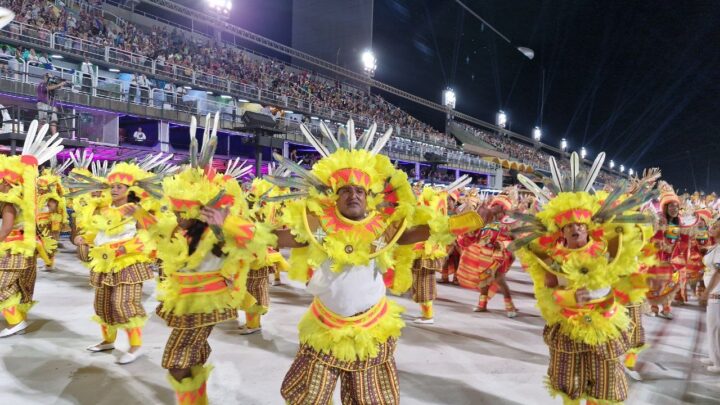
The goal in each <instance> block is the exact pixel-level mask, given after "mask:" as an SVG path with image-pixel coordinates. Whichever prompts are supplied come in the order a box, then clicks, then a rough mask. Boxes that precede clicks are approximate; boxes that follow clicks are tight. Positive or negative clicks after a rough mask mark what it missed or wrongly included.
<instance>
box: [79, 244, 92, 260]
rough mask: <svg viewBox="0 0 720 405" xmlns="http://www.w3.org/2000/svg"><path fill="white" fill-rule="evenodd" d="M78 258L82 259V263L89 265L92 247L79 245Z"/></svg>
mask: <svg viewBox="0 0 720 405" xmlns="http://www.w3.org/2000/svg"><path fill="white" fill-rule="evenodd" d="M77 257H78V259H80V261H81V262H85V263H89V262H90V246H89V245H87V244H85V243H83V244H82V245H77Z"/></svg>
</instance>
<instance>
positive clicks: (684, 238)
mask: <svg viewBox="0 0 720 405" xmlns="http://www.w3.org/2000/svg"><path fill="white" fill-rule="evenodd" d="M690 209H691V210H692V212H688V213H687V215H684V216H682V217H681V222H684V223H683V224H682V225H681V231H682V232H681V235H680V238H679V241H678V242H677V244H676V245H675V249H673V254H672V258H671V260H670V261H671V263H672V264H673V267H674V268H675V269H677V270H678V271H679V272H680V287H679V289H678V291H677V293H676V294H675V301H677V302H679V303H686V302H688V295H687V289H688V287H690V290H691V291H693V292H694V293H695V295H696V296H700V294H702V292H703V291H704V290H705V283H704V282H703V269H704V268H705V266H704V265H703V262H702V259H703V256H705V254H706V253H707V252H708V248H710V247H711V246H712V245H713V244H714V241H713V240H711V238H710V235H709V232H708V223H710V222H711V221H712V211H710V210H709V209H707V208H698V209H693V208H692V207H691V208H690ZM683 217H685V218H687V217H691V218H690V219H689V220H686V221H682V218H683Z"/></svg>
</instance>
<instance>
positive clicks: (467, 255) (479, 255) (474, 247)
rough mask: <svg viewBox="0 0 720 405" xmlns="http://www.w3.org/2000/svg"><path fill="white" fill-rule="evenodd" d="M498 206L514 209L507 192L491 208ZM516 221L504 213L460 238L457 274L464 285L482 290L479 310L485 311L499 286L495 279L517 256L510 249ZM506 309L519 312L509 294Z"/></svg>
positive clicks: (504, 208) (491, 203)
mask: <svg viewBox="0 0 720 405" xmlns="http://www.w3.org/2000/svg"><path fill="white" fill-rule="evenodd" d="M495 205H499V206H502V208H503V210H504V211H509V210H510V209H512V208H513V203H512V201H511V199H510V198H509V197H508V196H507V195H498V196H496V197H494V198H493V199H492V201H491V202H490V207H493V206H495ZM513 222H514V221H513V220H512V219H511V218H509V217H508V216H503V217H502V218H501V219H500V220H497V221H494V222H492V223H489V224H487V225H485V227H484V228H483V229H481V230H479V231H477V232H475V233H473V234H471V235H467V236H464V237H461V238H459V239H458V244H459V245H460V246H461V248H462V255H461V256H460V265H459V266H458V272H457V277H458V279H459V280H460V285H461V286H462V287H465V288H471V289H477V290H480V298H479V301H478V305H477V307H476V310H477V311H480V312H482V311H485V310H486V308H487V303H488V301H489V300H490V299H491V298H492V297H493V296H494V295H495V293H496V292H497V289H498V286H497V284H496V283H495V280H496V278H498V277H501V276H504V275H505V274H506V273H507V272H508V271H509V270H510V266H511V265H512V264H513V262H514V261H515V256H514V255H513V254H512V252H511V251H510V250H508V245H509V244H510V243H511V242H512V240H513V237H512V235H511V233H510V227H511V226H512V224H513ZM505 310H506V311H507V312H508V314H511V315H514V313H515V311H516V310H515V306H514V304H513V302H512V298H511V297H510V296H507V297H505Z"/></svg>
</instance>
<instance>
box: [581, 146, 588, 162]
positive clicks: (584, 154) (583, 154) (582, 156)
mask: <svg viewBox="0 0 720 405" xmlns="http://www.w3.org/2000/svg"><path fill="white" fill-rule="evenodd" d="M585 156H587V149H585V147H584V146H583V147H582V148H580V157H581V158H583V159H585Z"/></svg>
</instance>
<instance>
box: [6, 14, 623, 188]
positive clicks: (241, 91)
mask: <svg viewBox="0 0 720 405" xmlns="http://www.w3.org/2000/svg"><path fill="white" fill-rule="evenodd" d="M153 2H155V1H150V2H149V3H153ZM132 3H133V2H132V1H99V0H64V1H49V0H1V1H0V6H2V7H6V8H9V9H12V10H13V11H14V12H15V13H16V14H17V16H16V18H15V20H14V21H13V22H12V23H11V24H9V25H8V26H7V27H5V28H4V29H3V31H2V36H1V38H0V83H1V85H0V104H2V107H1V109H2V116H3V126H2V131H1V132H2V134H0V139H4V140H5V141H4V142H5V143H7V142H8V141H7V140H9V139H11V138H12V136H10V135H11V134H13V133H15V134H17V133H22V132H23V128H26V127H27V126H28V123H29V122H30V120H32V119H34V118H36V117H37V116H38V111H37V105H36V102H35V101H36V98H35V95H36V94H37V89H36V87H37V86H38V84H39V83H40V82H42V81H43V80H45V77H46V74H47V73H51V76H52V77H51V80H58V81H60V82H62V83H67V84H66V85H63V86H62V87H60V88H59V89H58V90H57V94H56V97H55V98H56V100H57V104H56V108H57V111H56V112H55V114H53V117H52V118H51V119H52V120H56V121H57V122H56V125H55V126H54V127H53V129H52V130H53V131H55V130H57V131H59V132H60V133H61V135H62V136H63V137H65V138H67V139H69V140H76V141H79V142H87V143H89V144H90V145H91V146H90V147H91V148H92V149H93V151H95V154H96V156H97V157H99V158H101V159H110V160H114V159H120V158H121V157H122V158H128V157H133V156H141V155H144V154H147V153H148V152H149V151H151V150H157V151H163V152H173V153H175V155H176V157H175V158H176V159H184V151H187V148H188V144H189V139H188V137H187V136H186V134H187V125H188V123H189V120H190V117H191V115H196V114H207V113H209V112H213V111H221V112H222V120H221V128H222V130H221V134H220V138H219V139H220V143H219V147H218V155H217V156H218V157H219V158H223V157H224V158H226V159H229V158H234V157H236V156H246V157H248V159H249V160H250V161H252V160H258V159H260V160H263V159H264V160H265V162H267V161H269V160H270V152H271V150H272V149H277V150H278V151H281V152H282V153H283V154H284V155H286V156H287V157H290V158H293V159H296V160H303V163H304V164H307V165H310V164H312V163H313V161H314V159H316V158H317V156H314V155H313V153H311V152H310V150H311V149H310V148H307V147H306V145H305V144H304V142H305V141H304V138H303V137H302V135H301V134H300V132H299V124H300V123H306V124H309V126H310V127H311V128H312V129H313V131H318V130H319V128H318V127H319V123H320V121H325V122H326V123H332V124H334V125H342V124H343V123H345V122H347V120H348V119H351V118H352V119H353V120H354V121H355V123H356V125H358V126H360V127H363V128H367V127H368V126H369V125H370V124H371V123H372V122H376V123H377V124H378V129H379V130H382V131H384V130H386V129H388V128H390V127H392V128H393V130H394V132H393V133H394V136H393V139H392V140H391V141H390V142H389V143H388V144H387V146H386V149H385V152H386V153H387V154H388V155H389V156H390V157H391V158H392V159H393V160H395V161H397V165H398V166H399V167H401V168H403V170H405V171H406V172H407V173H408V174H409V176H410V178H413V179H415V180H432V181H438V182H450V181H452V180H454V179H455V178H457V177H459V176H460V175H462V174H470V175H472V176H473V178H474V179H475V182H474V184H475V185H477V186H479V187H482V188H490V189H499V188H501V187H502V186H503V185H504V183H507V182H508V181H512V179H513V178H514V173H516V172H517V171H521V172H522V171H526V172H532V171H541V172H546V171H547V158H548V156H560V155H561V154H563V153H564V151H561V150H559V149H557V148H555V147H552V146H549V145H546V144H543V143H541V142H539V141H535V140H533V139H531V138H530V137H527V136H523V135H521V134H517V133H514V132H511V131H509V130H506V129H504V128H500V127H497V126H495V125H492V124H489V123H485V122H482V121H480V120H477V119H473V118H472V117H467V116H464V115H462V114H459V113H456V112H454V111H452V110H450V109H448V111H447V112H448V117H449V119H448V123H447V125H446V127H445V128H443V129H442V130H438V129H437V128H434V127H432V126H431V125H428V124H427V123H425V122H423V121H422V119H419V118H417V117H414V116H412V115H410V114H408V113H407V112H406V111H404V110H403V109H401V108H399V107H397V106H396V105H394V104H392V103H390V102H389V101H388V100H387V99H386V98H384V97H383V96H382V95H381V94H380V93H382V91H383V90H386V89H387V88H388V87H389V86H383V85H381V84H380V83H377V82H375V81H371V82H370V83H371V85H370V86H368V85H367V83H368V82H365V83H363V82H362V81H361V80H355V79H354V78H353V77H344V76H342V75H340V76H338V75H334V74H333V72H332V69H333V68H332V66H329V67H328V69H322V67H320V66H318V69H315V70H309V69H308V68H307V67H300V66H298V65H293V64H290V63H287V62H286V61H283V60H281V59H279V58H276V57H270V56H267V54H270V53H273V52H276V51H277V49H273V46H274V43H273V42H272V41H270V40H264V39H263V38H262V37H259V36H257V35H255V34H251V33H248V34H247V35H251V38H252V41H253V42H254V43H255V44H266V45H267V47H268V50H267V54H266V53H264V52H258V51H257V50H251V49H249V48H248V47H244V46H241V45H240V43H241V41H238V40H237V37H234V36H233V37H232V38H231V40H229V41H226V39H228V38H230V37H227V36H224V35H215V34H214V33H213V31H212V29H210V28H208V27H211V26H212V25H213V21H211V20H208V18H210V17H207V18H206V19H204V20H203V19H202V17H201V14H199V13H197V14H190V20H191V21H193V23H192V24H190V26H186V25H183V24H179V23H177V22H175V21H173V22H171V21H168V20H166V19H164V18H161V17H159V16H158V15H153V14H151V13H147V12H139V11H136V10H134V9H132V8H130V6H131V5H132ZM157 3H158V4H159V5H161V6H162V5H163V3H168V2H162V1H157ZM174 7H176V10H175V12H177V13H181V12H182V11H183V10H182V9H181V7H182V6H180V5H175V6H174ZM128 13H134V14H133V18H132V23H131V22H129V20H130V19H129V18H127V16H128ZM186 17H187V16H186ZM223 24H224V25H223V27H224V29H225V30H226V31H233V30H235V32H243V30H241V29H240V28H238V27H233V26H231V25H230V24H229V23H227V22H224V23H223ZM294 53H295V54H300V53H299V52H297V51H294ZM293 60H294V59H293ZM338 69H339V67H338ZM326 70H327V71H326ZM377 87H379V89H377V90H380V91H375V90H376V88H377ZM412 100H413V101H418V102H422V103H424V104H431V103H432V102H430V101H427V100H421V99H418V98H416V97H412ZM247 112H251V113H257V114H261V115H263V116H265V117H268V118H270V119H271V120H272V122H273V125H272V126H273V127H274V128H276V129H277V131H275V132H274V134H273V135H272V136H273V137H274V138H275V139H277V142H269V143H266V144H265V146H266V147H265V148H264V150H262V153H261V154H259V155H258V154H256V152H255V148H256V147H258V146H257V145H259V144H257V143H256V142H255V141H253V139H254V136H255V135H256V134H254V133H252V131H250V130H249V129H248V128H249V127H248V125H247V122H244V121H243V117H244V116H246V113H247ZM55 115H57V118H56V119H55V118H54V117H55ZM138 131H139V132H141V133H143V134H146V135H143V136H135V133H136V132H138ZM3 134H5V135H6V138H2V136H3ZM562 161H563V162H564V161H565V159H562ZM217 164H218V165H221V166H222V165H223V164H224V162H223V161H222V160H219V161H218V162H217ZM622 175H624V173H621V172H618V171H614V170H610V169H608V168H606V169H605V171H604V172H603V173H602V175H601V177H600V179H601V181H602V182H605V183H607V182H609V181H611V180H612V179H613V178H614V177H617V176H622Z"/></svg>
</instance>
